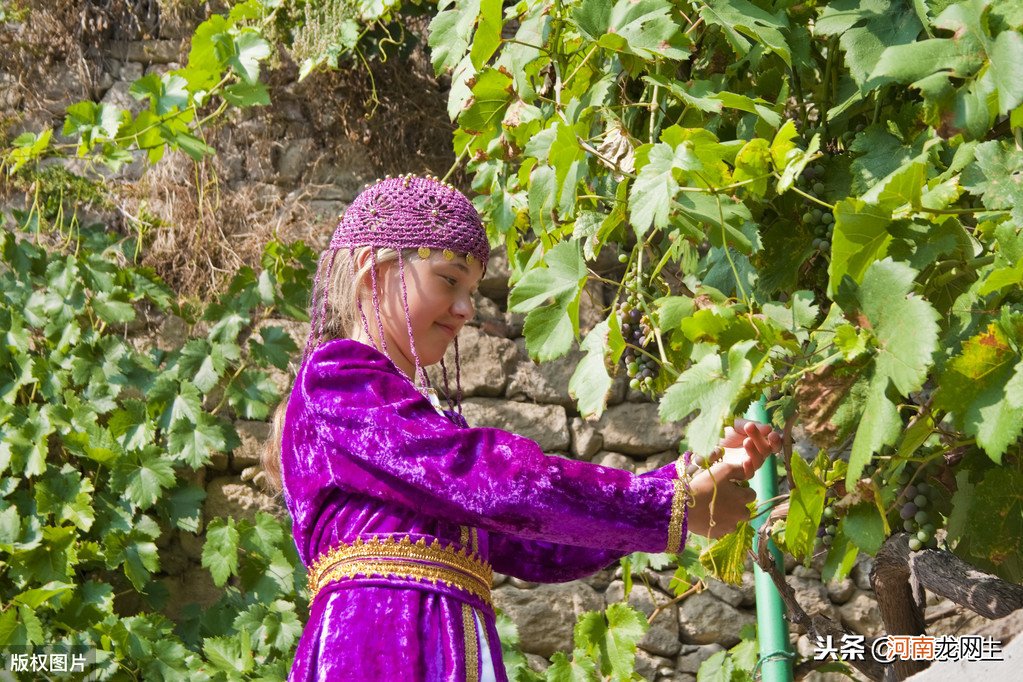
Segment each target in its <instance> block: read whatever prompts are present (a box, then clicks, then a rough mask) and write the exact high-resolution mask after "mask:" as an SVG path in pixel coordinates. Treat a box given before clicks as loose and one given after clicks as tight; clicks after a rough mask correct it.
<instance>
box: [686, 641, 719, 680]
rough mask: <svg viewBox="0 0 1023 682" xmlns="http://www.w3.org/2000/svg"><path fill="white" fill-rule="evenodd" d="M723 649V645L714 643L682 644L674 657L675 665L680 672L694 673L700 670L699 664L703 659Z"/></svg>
mask: <svg viewBox="0 0 1023 682" xmlns="http://www.w3.org/2000/svg"><path fill="white" fill-rule="evenodd" d="M724 649H725V648H724V647H723V646H721V645H720V644H716V643H711V644H703V645H701V646H694V645H691V644H690V645H688V646H683V647H682V650H681V651H680V652H679V655H678V659H676V661H677V662H676V664H675V667H676V668H677V669H678V671H679V672H680V673H689V674H692V675H695V674H696V673H698V672H699V671H700V666H701V665H703V662H704V661H706V660H707V659H708V658H710V657H711V656H713V655H714V654H716V653H717V652H719V651H724Z"/></svg>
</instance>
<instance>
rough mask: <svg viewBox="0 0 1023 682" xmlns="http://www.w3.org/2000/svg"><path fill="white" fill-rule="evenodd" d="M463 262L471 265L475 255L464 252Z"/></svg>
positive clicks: (474, 260)
mask: <svg viewBox="0 0 1023 682" xmlns="http://www.w3.org/2000/svg"><path fill="white" fill-rule="evenodd" d="M465 262H466V263H468V264H469V265H472V264H473V263H475V262H476V256H474V255H472V254H471V253H467V254H465Z"/></svg>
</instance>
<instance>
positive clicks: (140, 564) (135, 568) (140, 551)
mask: <svg viewBox="0 0 1023 682" xmlns="http://www.w3.org/2000/svg"><path fill="white" fill-rule="evenodd" d="M159 570H160V558H159V555H158V550H157V549H156V544H155V543H153V542H148V541H143V542H132V543H130V544H128V545H127V546H126V547H125V548H124V575H126V576H127V577H128V580H130V581H131V584H132V585H134V586H135V589H136V590H138V591H139V592H142V591H143V590H144V589H145V587H146V584H147V583H148V582H149V580H150V578H151V577H152V574H153V573H155V572H157V571H159Z"/></svg>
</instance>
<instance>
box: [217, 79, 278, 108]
mask: <svg viewBox="0 0 1023 682" xmlns="http://www.w3.org/2000/svg"><path fill="white" fill-rule="evenodd" d="M224 99H226V100H227V101H228V102H230V103H231V104H233V105H234V106H236V107H255V106H265V105H267V104H270V91H269V90H267V88H266V85H264V84H263V83H259V82H256V83H235V84H233V85H229V86H227V87H226V88H224Z"/></svg>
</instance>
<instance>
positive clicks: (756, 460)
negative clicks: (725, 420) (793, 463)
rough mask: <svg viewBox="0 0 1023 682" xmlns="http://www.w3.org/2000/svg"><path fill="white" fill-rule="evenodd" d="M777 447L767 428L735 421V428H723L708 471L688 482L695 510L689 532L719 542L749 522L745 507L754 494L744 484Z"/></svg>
mask: <svg viewBox="0 0 1023 682" xmlns="http://www.w3.org/2000/svg"><path fill="white" fill-rule="evenodd" d="M780 447H781V434H779V433H778V432H777V431H774V430H773V429H772V428H771V427H770V425H768V424H757V423H756V422H750V421H746V420H745V419H737V420H736V421H735V426H734V427H731V426H730V427H728V428H726V429H725V437H724V438H723V439H721V442H720V443H719V444H718V448H716V449H715V450H714V452H712V453H711V455H710V458H709V461H710V462H711V466H710V468H709V469H697V470H696V473H694V474H693V477H692V480H691V481H690V484H689V493H690V495H691V496H692V498H693V501H694V506H693V507H692V509H690V510H689V529H690V530H692V531H693V532H694V533H699V534H700V535H706V536H707V537H711V538H718V537H721V536H722V535H725V534H727V533H730V532H731V531H733V530H735V527H736V525H738V523H739V522H740V521H747V520H749V510H747V509H746V505H748V504H749V503H750V502H753V500H754V499H756V494H755V493H754V492H753V491H752V490H750V488H749V487H748V485H747V484H746V483H745V482H746V481H747V480H749V479H750V478H751V477H752V476H753V473H754V472H755V471H756V470H757V469H759V468H760V466H761V465H762V464H763V463H764V460H765V459H766V458H767V456H768V455H770V454H772V453H774V452H777V451H778V450H779V449H780ZM715 490H716V492H715Z"/></svg>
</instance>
